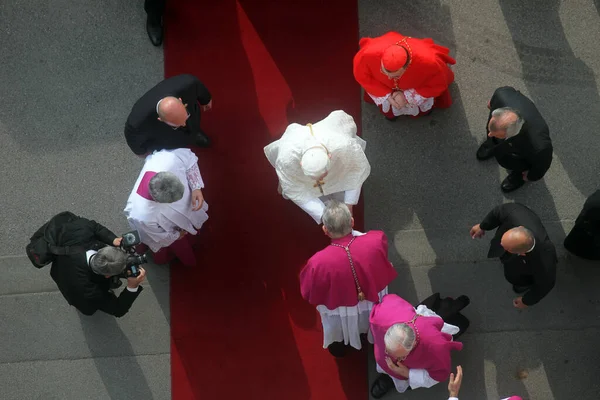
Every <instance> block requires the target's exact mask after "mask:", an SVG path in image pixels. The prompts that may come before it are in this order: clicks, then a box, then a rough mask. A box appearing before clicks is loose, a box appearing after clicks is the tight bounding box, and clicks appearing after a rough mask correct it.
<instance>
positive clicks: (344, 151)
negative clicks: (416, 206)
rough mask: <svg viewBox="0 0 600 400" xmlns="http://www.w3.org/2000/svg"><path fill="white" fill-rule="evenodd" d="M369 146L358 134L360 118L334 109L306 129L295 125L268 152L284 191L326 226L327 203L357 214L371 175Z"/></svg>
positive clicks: (280, 189)
mask: <svg viewBox="0 0 600 400" xmlns="http://www.w3.org/2000/svg"><path fill="white" fill-rule="evenodd" d="M366 145H367V144H366V142H365V141H364V140H363V139H361V138H360V137H358V136H357V135H356V124H355V123H354V119H352V117H351V116H350V115H348V114H346V113H345V112H344V111H341V110H338V111H334V112H332V113H331V114H329V116H327V118H325V119H324V120H322V121H320V122H317V123H315V124H314V125H313V124H307V125H306V126H303V125H300V124H291V125H290V126H288V127H287V129H286V130H285V132H284V133H283V136H282V137H281V139H279V140H277V141H275V142H273V143H271V144H269V145H268V146H266V147H265V148H264V151H265V155H266V156H267V159H268V160H269V162H270V163H271V165H272V166H273V167H274V168H275V171H276V172H277V176H278V178H279V188H278V190H279V192H280V193H281V195H282V196H283V197H284V198H285V199H290V200H292V201H293V202H294V203H296V204H297V205H298V206H299V207H300V208H302V209H303V210H304V211H305V212H306V213H308V214H309V215H310V216H311V217H312V218H313V219H314V220H315V222H316V223H318V224H320V223H321V217H322V215H323V211H324V210H325V203H324V202H325V201H326V200H330V199H336V200H339V201H343V202H344V203H346V204H347V205H348V206H349V209H350V211H352V206H353V205H355V204H357V203H358V199H359V197H360V190H361V187H362V184H363V182H364V181H365V180H366V179H367V177H368V176H369V174H370V173H371V166H370V165H369V161H368V160H367V156H366V155H365V147H366Z"/></svg>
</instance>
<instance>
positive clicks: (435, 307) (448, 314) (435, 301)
mask: <svg viewBox="0 0 600 400" xmlns="http://www.w3.org/2000/svg"><path fill="white" fill-rule="evenodd" d="M469 302H470V301H469V298H468V297H467V296H459V297H458V298H456V299H451V298H449V297H446V298H443V299H442V298H441V297H440V294H439V293H434V294H432V295H431V296H429V297H428V298H426V299H425V300H423V301H422V302H420V303H419V305H421V304H422V305H424V306H425V307H427V308H429V309H430V310H431V311H434V312H435V313H436V314H437V315H439V316H440V317H441V318H442V319H443V320H444V322H446V323H448V324H450V325H454V326H456V327H458V329H459V332H458V333H457V334H456V335H454V337H458V336H460V335H462V334H463V333H465V331H466V330H467V328H468V327H469V324H470V322H469V320H468V319H467V317H465V316H464V315H462V314H461V313H460V311H461V310H462V309H463V308H465V307H466V306H467V305H469Z"/></svg>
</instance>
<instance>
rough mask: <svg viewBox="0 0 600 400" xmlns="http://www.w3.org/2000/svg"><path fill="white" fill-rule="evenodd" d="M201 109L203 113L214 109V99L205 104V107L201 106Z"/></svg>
mask: <svg viewBox="0 0 600 400" xmlns="http://www.w3.org/2000/svg"><path fill="white" fill-rule="evenodd" d="M200 108H201V109H202V111H209V110H210V109H211V108H212V99H210V101H209V102H208V103H207V104H205V105H203V106H202V105H201V106H200Z"/></svg>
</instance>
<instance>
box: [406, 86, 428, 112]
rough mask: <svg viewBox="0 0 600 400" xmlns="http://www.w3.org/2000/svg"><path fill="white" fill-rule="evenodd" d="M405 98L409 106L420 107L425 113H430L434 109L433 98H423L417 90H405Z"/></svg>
mask: <svg viewBox="0 0 600 400" xmlns="http://www.w3.org/2000/svg"><path fill="white" fill-rule="evenodd" d="M404 98H405V99H406V102H407V103H408V104H410V105H413V106H417V107H419V109H420V110H421V111H423V112H426V111H429V110H431V107H433V97H423V96H421V95H420V94H419V93H417V91H416V90H415V89H408V90H405V91H404ZM407 107H408V106H407Z"/></svg>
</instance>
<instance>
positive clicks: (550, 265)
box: [521, 243, 557, 306]
mask: <svg viewBox="0 0 600 400" xmlns="http://www.w3.org/2000/svg"><path fill="white" fill-rule="evenodd" d="M540 244H541V243H540ZM534 251H535V250H534ZM536 262H538V263H540V265H535V266H534V268H533V271H534V272H533V286H532V287H531V289H529V290H528V291H527V293H525V294H524V295H523V298H522V299H521V301H522V302H523V304H525V305H527V306H532V305H534V304H537V303H538V302H539V301H540V300H541V299H543V298H544V297H545V296H546V295H547V294H548V293H550V291H551V290H552V289H553V288H554V284H555V283H556V263H557V259H556V252H555V250H554V249H548V250H546V249H544V250H543V252H542V253H541V254H540V258H539V260H536Z"/></svg>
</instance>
